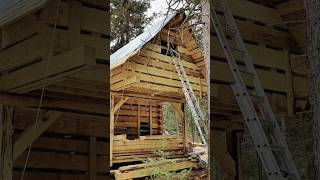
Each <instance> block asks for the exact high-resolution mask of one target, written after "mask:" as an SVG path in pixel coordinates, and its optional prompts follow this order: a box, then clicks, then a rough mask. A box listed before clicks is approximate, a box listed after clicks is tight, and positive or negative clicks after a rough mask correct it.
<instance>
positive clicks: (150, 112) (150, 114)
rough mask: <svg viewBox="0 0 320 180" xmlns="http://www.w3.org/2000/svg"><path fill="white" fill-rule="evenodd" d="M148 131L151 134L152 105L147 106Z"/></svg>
mask: <svg viewBox="0 0 320 180" xmlns="http://www.w3.org/2000/svg"><path fill="white" fill-rule="evenodd" d="M149 132H150V136H151V135H152V105H150V106H149Z"/></svg>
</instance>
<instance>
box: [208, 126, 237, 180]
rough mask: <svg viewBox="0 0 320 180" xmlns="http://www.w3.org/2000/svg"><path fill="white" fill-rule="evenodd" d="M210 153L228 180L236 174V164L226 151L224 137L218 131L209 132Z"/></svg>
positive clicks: (231, 179)
mask: <svg viewBox="0 0 320 180" xmlns="http://www.w3.org/2000/svg"><path fill="white" fill-rule="evenodd" d="M211 141H212V142H213V143H212V146H213V147H212V154H213V156H214V158H215V159H216V161H217V162H218V163H219V165H220V166H221V168H222V169H223V171H224V172H225V173H226V175H227V177H228V178H229V179H230V180H233V179H234V178H235V176H236V172H237V171H236V164H235V161H234V160H233V158H232V157H231V156H230V154H229V153H228V151H227V145H226V139H225V137H224V136H222V135H221V133H219V132H218V131H213V133H212V134H211Z"/></svg>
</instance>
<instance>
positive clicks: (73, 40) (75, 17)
mask: <svg viewBox="0 0 320 180" xmlns="http://www.w3.org/2000/svg"><path fill="white" fill-rule="evenodd" d="M68 3H69V4H68V5H69V14H68V22H69V24H70V25H69V27H68V37H69V47H70V49H74V48H77V47H78V46H79V44H80V33H81V18H80V16H79V15H80V14H82V13H81V12H80V11H81V3H80V2H79V1H74V0H72V1H69V2H68ZM62 4H63V2H62ZM61 9H63V8H61ZM59 13H61V11H60V12H59Z"/></svg>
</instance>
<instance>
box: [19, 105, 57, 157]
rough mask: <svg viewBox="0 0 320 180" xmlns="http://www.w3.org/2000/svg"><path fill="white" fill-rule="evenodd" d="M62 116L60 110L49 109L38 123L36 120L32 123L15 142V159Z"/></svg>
mask: <svg viewBox="0 0 320 180" xmlns="http://www.w3.org/2000/svg"><path fill="white" fill-rule="evenodd" d="M60 116H61V113H59V112H55V111H49V112H47V113H46V114H44V115H43V116H42V117H40V118H39V120H37V124H35V123H36V122H34V123H33V124H30V126H29V127H27V128H26V129H25V130H24V131H23V132H22V133H21V134H20V136H19V137H18V139H17V140H15V142H14V144H13V160H16V159H17V158H18V157H19V156H20V155H21V154H22V153H23V152H24V151H25V150H26V149H27V148H28V147H29V146H30V144H31V143H32V142H33V141H34V140H36V139H37V138H38V137H39V136H40V135H41V134H42V133H43V132H44V131H46V130H47V129H48V128H49V127H50V126H51V125H52V124H53V123H54V122H55V121H56V120H57V119H59V117H60Z"/></svg>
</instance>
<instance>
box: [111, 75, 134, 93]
mask: <svg viewBox="0 0 320 180" xmlns="http://www.w3.org/2000/svg"><path fill="white" fill-rule="evenodd" d="M139 82H140V79H139V77H138V76H133V77H130V78H128V79H126V80H124V81H121V82H119V83H116V84H112V85H111V86H110V90H111V91H120V90H123V89H126V88H128V87H130V86H132V85H133V84H137V83H139Z"/></svg>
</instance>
